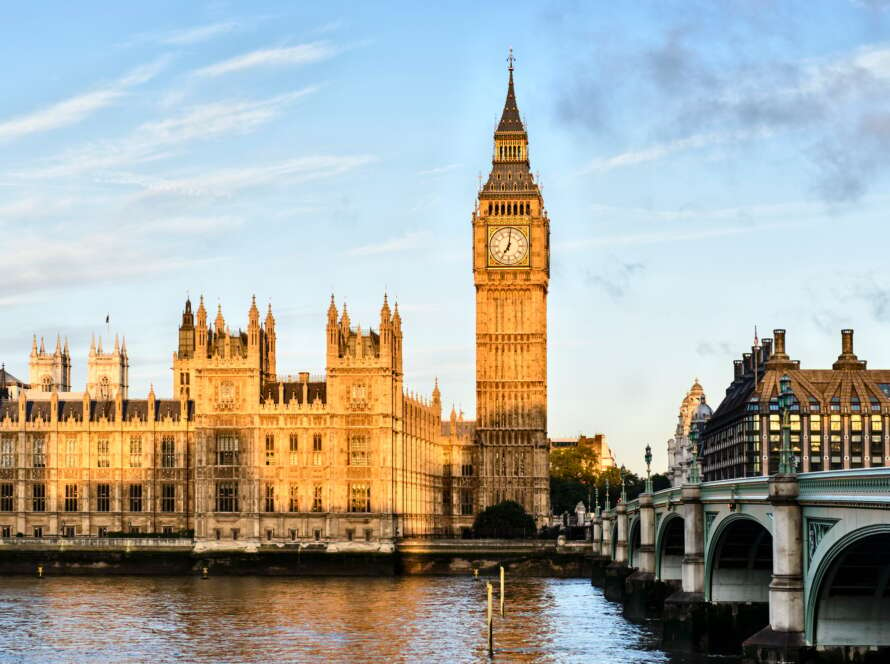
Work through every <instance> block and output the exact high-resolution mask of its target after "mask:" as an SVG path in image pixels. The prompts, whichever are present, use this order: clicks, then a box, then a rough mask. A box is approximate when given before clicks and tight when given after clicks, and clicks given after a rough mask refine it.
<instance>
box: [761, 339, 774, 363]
mask: <svg viewBox="0 0 890 664" xmlns="http://www.w3.org/2000/svg"><path fill="white" fill-rule="evenodd" d="M762 344H763V361H764V362H767V361H769V358H771V357H772V355H773V340H772V339H770V338H769V337H767V338H766V339H763V341H762Z"/></svg>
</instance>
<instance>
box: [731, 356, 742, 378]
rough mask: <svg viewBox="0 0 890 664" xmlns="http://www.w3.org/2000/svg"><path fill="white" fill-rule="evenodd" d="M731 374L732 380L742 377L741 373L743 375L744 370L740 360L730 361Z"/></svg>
mask: <svg viewBox="0 0 890 664" xmlns="http://www.w3.org/2000/svg"><path fill="white" fill-rule="evenodd" d="M732 372H733V376H732V377H733V379H738V378H741V377H742V373H744V368H743V367H742V361H741V360H733V361H732Z"/></svg>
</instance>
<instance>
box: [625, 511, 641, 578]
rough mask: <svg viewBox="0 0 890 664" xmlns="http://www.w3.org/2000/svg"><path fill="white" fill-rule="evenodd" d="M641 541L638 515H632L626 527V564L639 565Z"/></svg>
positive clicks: (631, 566)
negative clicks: (632, 517)
mask: <svg viewBox="0 0 890 664" xmlns="http://www.w3.org/2000/svg"><path fill="white" fill-rule="evenodd" d="M642 542H643V539H642V533H641V531H640V517H639V515H638V516H636V517H634V519H633V520H632V521H631V522H630V525H629V526H628V527H627V566H628V567H630V568H631V569H633V568H634V567H639V555H640V546H641V544H642Z"/></svg>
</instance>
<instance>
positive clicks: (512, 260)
mask: <svg viewBox="0 0 890 664" xmlns="http://www.w3.org/2000/svg"><path fill="white" fill-rule="evenodd" d="M488 250H489V252H490V253H491V257H492V258H493V259H494V260H495V261H497V262H498V263H500V264H501V265H516V264H517V263H519V262H520V261H521V260H522V259H523V258H525V256H526V254H528V238H527V237H526V236H525V234H524V233H523V232H522V231H521V230H519V229H518V228H513V227H512V226H505V227H504V228H499V229H498V230H496V231H495V232H494V233H493V234H492V236H491V238H489V240H488Z"/></svg>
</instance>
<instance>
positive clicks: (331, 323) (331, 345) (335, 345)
mask: <svg viewBox="0 0 890 664" xmlns="http://www.w3.org/2000/svg"><path fill="white" fill-rule="evenodd" d="M326 346H327V363H328V366H330V365H331V361H332V360H334V359H336V358H337V357H339V355H340V328H339V327H338V325H337V305H336V303H335V302H334V296H333V295H331V303H330V305H328V327H327V344H326Z"/></svg>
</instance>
